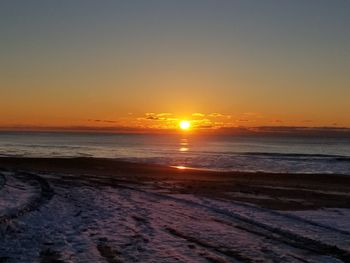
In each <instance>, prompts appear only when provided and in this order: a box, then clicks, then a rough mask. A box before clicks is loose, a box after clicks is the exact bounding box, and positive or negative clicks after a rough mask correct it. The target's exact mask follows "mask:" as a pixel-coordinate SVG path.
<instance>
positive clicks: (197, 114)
mask: <svg viewBox="0 0 350 263" xmlns="http://www.w3.org/2000/svg"><path fill="white" fill-rule="evenodd" d="M192 117H205V114H203V113H199V112H195V113H192Z"/></svg>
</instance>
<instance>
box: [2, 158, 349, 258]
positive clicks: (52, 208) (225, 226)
mask: <svg viewBox="0 0 350 263" xmlns="http://www.w3.org/2000/svg"><path fill="white" fill-rule="evenodd" d="M349 190H350V177H348V176H341V175H327V174H324V175H322V174H319V175H316V174H268V173H239V172H213V171H200V170H191V169H177V168H172V167H164V166H157V165H147V164H136V163H128V162H122V161H117V160H111V159H90V158H73V159H63V158H61V159H54V158H50V159H44V158H38V159H35V158H0V197H1V199H0V200H1V201H0V231H1V235H2V239H1V241H0V262H349V259H350V225H349V221H350V210H349V208H350V194H349V192H350V191H349Z"/></svg>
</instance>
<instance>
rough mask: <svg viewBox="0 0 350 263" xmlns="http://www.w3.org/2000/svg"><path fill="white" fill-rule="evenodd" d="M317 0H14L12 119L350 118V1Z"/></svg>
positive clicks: (0, 111) (0, 85) (140, 122)
mask: <svg viewBox="0 0 350 263" xmlns="http://www.w3.org/2000/svg"><path fill="white" fill-rule="evenodd" d="M307 2H308V1H305V2H304V1H295V2H294V1H290V3H288V4H282V3H281V4H279V2H278V1H277V2H274V4H272V3H270V2H269V3H264V4H263V3H262V2H261V1H256V2H255V4H249V3H247V2H246V1H232V2H231V1H228V2H227V3H226V2H225V1H223V2H222V3H216V1H213V2H211V1H196V0H188V1H185V2H181V1H153V2H152V4H151V3H147V1H140V2H137V3H136V2H135V3H131V2H130V3H129V2H128V1H126V3H119V2H118V1H116V2H114V1H111V2H110V3H109V2H108V3H105V4H99V5H97V4H95V3H94V2H93V1H91V2H90V1H88V2H86V1H76V2H75V3H74V4H73V3H70V1H67V2H66V3H60V4H58V3H51V4H47V5H46V4H33V3H31V4H29V3H28V4H27V3H25V4H24V3H21V4H19V3H16V1H9V2H7V3H6V4H4V5H3V6H2V8H1V9H0V32H2V44H1V47H0V54H1V59H0V74H1V76H0V99H1V101H0V102H1V103H0V127H23V129H25V128H26V127H47V126H51V127H64V126H68V127H72V126H92V127H120V126H122V127H131V128H135V127H142V128H172V127H175V126H176V125H177V122H178V120H179V119H189V120H192V121H193V124H194V125H193V126H194V127H195V128H196V127H197V128H199V127H207V128H209V127H210V128H218V127H237V126H246V127H255V126H308V127H313V126H315V127H319V126H330V127H350V106H349V105H350V103H349V98H350V88H349V87H350V33H349V32H350V31H349V30H348V29H349V26H350V19H349V15H348V12H346V11H345V10H348V8H349V7H350V4H348V3H347V2H346V1H344V3H342V4H340V2H341V1H339V2H338V3H329V4H326V2H325V3H322V4H321V3H320V4H318V5H313V4H311V3H307ZM343 5H344V6H343ZM348 5H349V6H348ZM347 7H348V8H347ZM96 120H97V121H96Z"/></svg>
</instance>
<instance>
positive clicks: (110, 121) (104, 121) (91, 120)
mask: <svg viewBox="0 0 350 263" xmlns="http://www.w3.org/2000/svg"><path fill="white" fill-rule="evenodd" d="M88 121H89V122H101V123H118V121H113V120H99V119H88Z"/></svg>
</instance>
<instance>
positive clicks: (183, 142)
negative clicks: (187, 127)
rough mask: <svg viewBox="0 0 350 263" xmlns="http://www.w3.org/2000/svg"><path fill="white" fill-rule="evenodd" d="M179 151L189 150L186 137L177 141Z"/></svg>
mask: <svg viewBox="0 0 350 263" xmlns="http://www.w3.org/2000/svg"><path fill="white" fill-rule="evenodd" d="M179 146H180V147H179V152H182V153H184V152H188V151H189V150H190V147H189V143H188V139H187V138H181V139H180V143H179Z"/></svg>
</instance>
